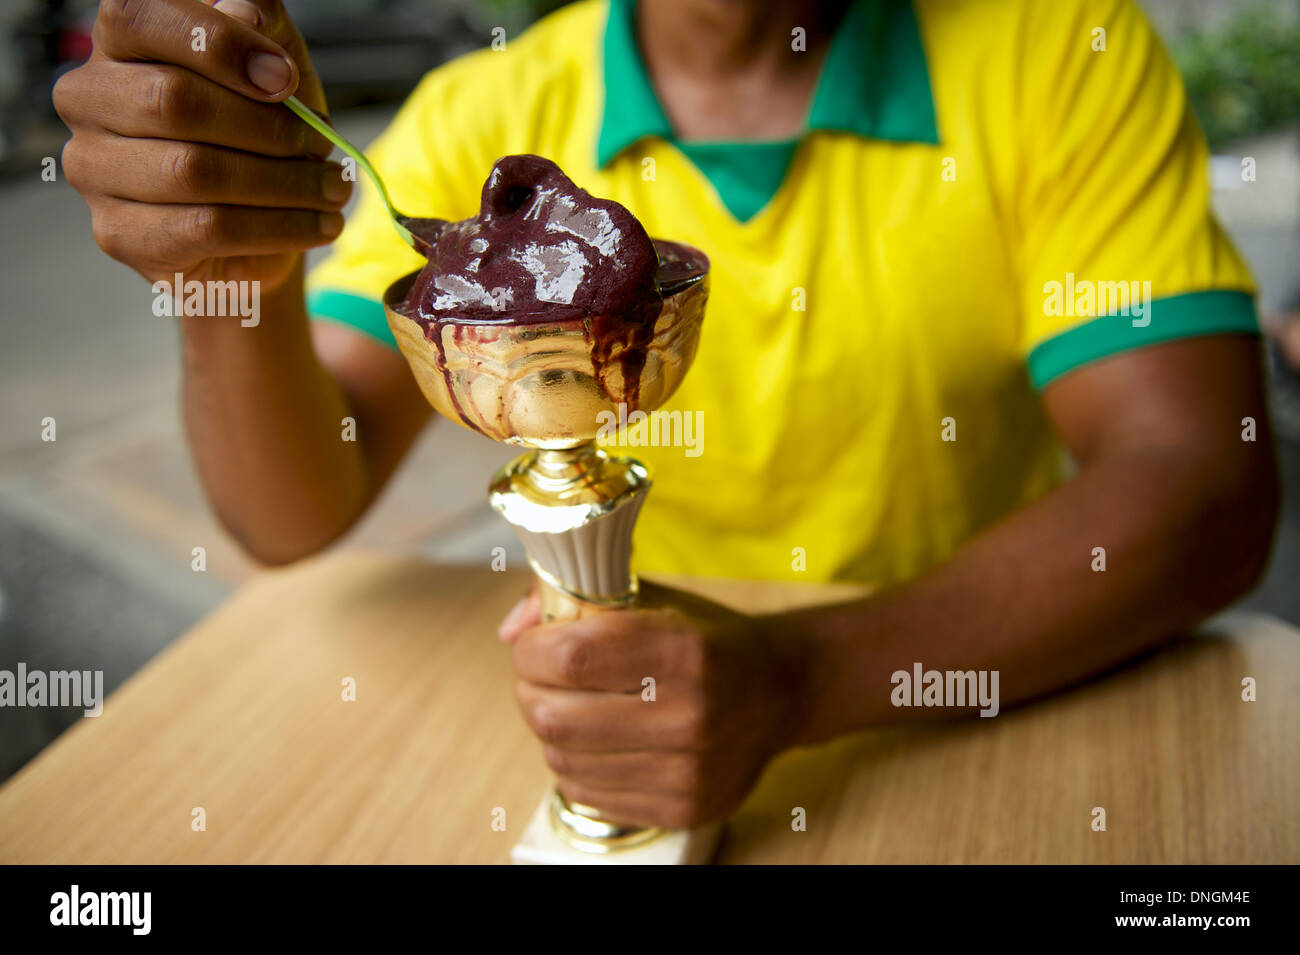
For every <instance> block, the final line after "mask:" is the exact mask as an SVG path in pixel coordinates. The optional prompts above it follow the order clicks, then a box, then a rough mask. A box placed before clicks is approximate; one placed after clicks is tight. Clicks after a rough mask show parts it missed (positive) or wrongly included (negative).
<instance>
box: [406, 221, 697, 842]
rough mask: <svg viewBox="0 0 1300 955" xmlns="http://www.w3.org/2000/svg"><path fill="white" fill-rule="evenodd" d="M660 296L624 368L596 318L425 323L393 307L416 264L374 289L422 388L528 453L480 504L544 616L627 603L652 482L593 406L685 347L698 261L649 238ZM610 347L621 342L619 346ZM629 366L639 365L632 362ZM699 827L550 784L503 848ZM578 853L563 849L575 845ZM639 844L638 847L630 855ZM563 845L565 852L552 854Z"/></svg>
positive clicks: (672, 838) (612, 408)
mask: <svg viewBox="0 0 1300 955" xmlns="http://www.w3.org/2000/svg"><path fill="white" fill-rule="evenodd" d="M654 245H655V251H656V252H657V254H658V257H659V269H658V282H657V284H658V290H659V293H660V296H661V297H662V305H661V307H660V310H659V315H658V318H657V320H656V321H655V325H654V334H653V338H652V339H650V341H649V343H648V345H645V346H644V364H641V363H640V358H641V352H642V349H641V348H638V349H637V354H636V358H635V360H634V361H633V363H632V366H631V367H629V364H628V363H627V358H628V357H629V356H628V355H627V354H626V353H625V352H626V351H627V347H628V346H627V343H626V342H623V343H619V342H613V343H602V342H596V341H593V336H594V335H595V334H596V332H594V331H593V328H594V327H595V326H596V325H598V324H599V322H598V321H597V322H593V321H592V319H591V318H587V319H581V318H579V319H568V320H562V321H553V322H552V321H545V322H534V323H520V324H511V323H509V322H501V321H493V322H482V323H474V322H470V321H465V322H462V321H449V322H445V323H442V324H440V325H437V326H434V327H433V328H431V330H430V334H429V337H427V338H426V336H425V333H424V329H423V328H422V327H421V326H420V325H419V324H417V323H416V322H415V321H413V320H412V319H411V318H409V317H408V316H407V315H406V314H404V313H403V312H402V311H401V310H399V306H401V305H402V303H403V301H404V300H405V299H406V296H407V293H408V291H409V289H410V288H411V285H412V284H413V282H414V281H415V278H416V276H417V275H418V272H412V273H411V274H409V275H407V276H405V277H403V278H401V279H399V280H398V281H397V282H394V283H393V284H392V285H391V286H390V287H389V288H388V290H387V291H386V292H385V294H384V309H385V312H386V313H387V316H388V325H389V327H390V328H391V329H392V332H393V335H394V336H395V337H396V339H397V344H398V346H399V347H400V349H401V351H402V354H403V355H404V356H405V357H406V360H407V362H408V363H409V364H410V366H411V371H412V372H413V373H414V375H415V378H416V381H417V382H419V385H420V389H421V391H423V393H424V396H425V398H427V399H428V401H429V403H430V404H431V405H433V407H434V409H435V410H437V411H438V412H439V413H440V414H442V415H444V416H445V417H447V418H450V419H451V420H453V421H456V422H458V423H459V424H461V425H463V426H464V427H467V428H470V429H471V430H474V431H477V432H478V433H480V434H482V435H485V436H487V437H489V438H492V439H493V440H495V441H502V442H505V443H506V444H512V445H518V446H521V447H524V448H527V449H529V450H527V451H526V452H525V453H524V454H522V455H520V456H519V457H518V458H516V459H514V460H513V461H511V462H510V463H509V464H507V465H506V466H505V467H504V468H502V469H501V470H500V471H499V472H497V474H496V475H495V477H493V479H492V482H491V485H490V488H489V500H490V503H491V505H492V507H493V508H495V509H496V510H497V511H498V512H499V513H500V514H501V515H502V516H503V517H504V518H505V519H506V520H507V521H508V522H509V523H510V524H511V526H512V527H513V528H514V529H515V532H516V534H518V536H519V539H520V541H521V542H522V543H523V545H524V549H525V551H526V552H527V554H528V561H529V564H531V566H532V568H533V571H534V573H535V574H536V575H537V581H538V587H539V591H540V596H541V605H542V614H543V619H545V620H547V621H551V620H570V619H575V618H578V617H583V616H587V615H589V614H594V613H604V612H607V611H617V610H618V609H619V608H625V607H628V606H631V605H632V604H633V603H634V602H635V600H636V593H637V582H636V578H635V576H634V575H633V574H632V571H631V553H632V528H633V525H634V523H635V522H636V517H637V514H638V512H639V511H640V509H641V505H642V503H643V502H644V500H645V495H646V493H647V492H648V491H649V489H650V483H651V482H650V478H649V476H648V474H647V472H646V469H645V467H644V466H643V465H642V464H640V463H639V462H637V461H635V460H633V459H631V458H626V457H612V456H610V455H609V454H607V453H606V452H605V451H604V450H602V449H601V448H599V447H597V445H596V440H595V439H596V436H597V434H598V432H600V430H601V422H602V420H610V419H609V418H608V417H607V416H605V415H603V414H602V413H604V412H610V413H612V414H614V415H615V420H625V416H619V415H618V411H619V406H620V404H622V405H624V406H625V407H624V409H623V410H624V411H625V412H627V413H630V412H632V411H636V410H641V411H644V412H646V413H649V412H651V411H653V410H655V409H656V408H658V407H660V406H661V405H663V403H664V402H666V401H667V400H668V399H669V398H670V397H671V396H672V394H673V392H674V391H676V390H677V387H678V385H679V384H680V383H681V381H682V377H683V376H684V375H685V374H686V371H687V369H688V368H689V367H690V365H691V362H692V360H693V359H694V357H695V351H696V347H697V345H698V342H699V336H700V325H701V323H702V321H703V319H704V306H705V302H706V300H707V298H708V286H709V283H708V259H707V258H706V257H705V256H704V255H703V254H702V253H700V252H699V251H697V250H695V249H692V248H689V247H687V246H683V245H679V244H677V243H673V242H665V241H660V240H655V243H654ZM620 346H621V347H620ZM637 366H639V367H637ZM710 828H711V831H709V832H707V833H705V832H703V831H700V832H685V831H671V830H661V829H654V828H639V827H631V826H625V825H621V824H619V823H618V822H616V821H614V820H611V819H608V818H605V817H604V816H602V814H601V813H600V811H599V810H597V809H595V808H593V807H590V806H584V805H580V804H576V803H570V802H569V801H567V800H566V799H565V798H564V797H563V796H562V795H561V794H560V793H559V791H558V790H553V791H552V792H551V793H550V794H549V796H548V797H547V799H546V800H545V801H544V802H543V805H542V806H541V807H539V810H538V813H537V815H536V816H535V817H534V819H533V821H532V823H531V824H530V826H529V829H528V831H527V832H526V833H525V835H524V837H523V839H522V840H521V842H520V845H519V846H517V847H516V850H515V852H514V857H515V860H516V861H521V862H563V861H603V862H623V861H638V862H639V861H667V862H689V861H700V860H699V858H698V857H699V856H700V855H701V854H702V853H703V852H705V851H708V852H711V850H712V843H713V840H714V838H715V837H716V827H710ZM575 850H576V852H577V853H579V854H580V855H581V856H585V857H586V858H585V859H584V858H579V857H573V856H574V852H575ZM636 850H648V852H647V851H640V852H638V851H636ZM566 852H567V853H568V855H570V856H571V857H572V858H569V859H564V858H557V856H563V855H564V854H565V853H566Z"/></svg>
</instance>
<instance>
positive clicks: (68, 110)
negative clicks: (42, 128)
mask: <svg viewBox="0 0 1300 955" xmlns="http://www.w3.org/2000/svg"><path fill="white" fill-rule="evenodd" d="M85 68H86V67H84V66H79V67H77V68H76V69H75V70H69V71H68V72H67V73H64V74H63V75H62V76H60V77H59V79H58V82H56V83H55V84H54V89H52V90H51V91H50V99H51V100H52V101H53V103H54V111H55V112H56V113H58V114H59V118H60V119H62V120H63V121H64V122H65V123H68V122H71V121H72V120H73V119H74V118H75V117H76V115H77V112H78V110H77V105H78V104H79V103H80V102H81V97H80V95H79V94H78V90H77V87H78V86H80V85H81V76H80V75H78V74H81V73H82V71H83V70H84V69H85Z"/></svg>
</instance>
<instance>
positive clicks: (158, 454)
mask: <svg viewBox="0 0 1300 955" xmlns="http://www.w3.org/2000/svg"><path fill="white" fill-rule="evenodd" d="M1139 2H1141V3H1142V6H1143V7H1144V8H1145V9H1146V10H1147V12H1148V14H1149V15H1150V16H1151V18H1152V20H1153V21H1154V22H1155V24H1156V26H1157V27H1158V28H1159V29H1160V31H1161V32H1162V34H1163V35H1164V37H1165V40H1166V42H1167V44H1168V45H1169V47H1170V49H1171V50H1172V51H1173V53H1174V56H1175V58H1176V59H1177V61H1178V63H1179V65H1180V67H1181V69H1182V70H1183V74H1184V77H1185V79H1186V82H1187V87H1188V91H1189V94H1190V96H1191V99H1192V102H1193V105H1194V108H1195V109H1196V112H1197V114H1198V116H1199V117H1200V120H1201V123H1202V125H1203V126H1204V128H1205V131H1206V134H1207V137H1208V138H1209V140H1210V145H1211V149H1212V152H1213V153H1214V159H1213V161H1212V163H1211V167H1210V172H1209V174H1210V176H1211V180H1212V183H1213V185H1214V197H1215V205H1216V207H1217V209H1218V212H1219V215H1220V217H1221V219H1222V221H1223V223H1224V225H1225V226H1226V228H1227V229H1228V231H1229V232H1230V233H1231V234H1232V236H1233V237H1234V239H1235V240H1236V241H1237V243H1238V246H1239V248H1240V249H1241V250H1242V252H1243V253H1244V254H1245V255H1246V257H1247V258H1248V259H1249V260H1250V262H1251V265H1252V266H1253V268H1254V271H1255V275H1256V278H1257V280H1258V282H1259V287H1260V299H1259V301H1260V306H1261V310H1262V314H1263V315H1264V316H1265V318H1266V321H1268V323H1269V326H1270V329H1271V331H1272V334H1271V338H1270V343H1269V361H1270V370H1271V380H1270V389H1271V394H1272V399H1273V406H1274V413H1275V419H1276V420H1275V426H1276V428H1277V431H1278V433H1279V441H1280V445H1281V448H1280V450H1281V454H1282V461H1283V468H1284V471H1285V480H1286V485H1287V488H1286V491H1287V499H1286V504H1285V512H1284V515H1283V519H1282V527H1281V529H1280V534H1279V538H1278V542H1277V545H1276V549H1275V555H1274V560H1273V564H1272V567H1271V570H1270V573H1269V576H1268V578H1267V580H1266V581H1265V582H1264V584H1263V585H1262V586H1261V587H1260V588H1259V589H1258V590H1257V592H1256V593H1255V594H1253V595H1252V596H1250V597H1249V598H1247V600H1246V601H1245V602H1244V606H1247V607H1250V608H1252V609H1262V610H1267V611H1268V612H1271V613H1274V614H1277V615H1279V616H1282V617H1285V618H1287V619H1289V620H1290V621H1291V622H1293V623H1300V307H1298V306H1300V268H1297V264H1298V263H1300V0H1139ZM286 3H287V5H288V6H289V8H290V10H291V11H292V13H293V15H294V18H295V20H296V22H297V23H298V24H299V27H300V29H301V30H302V32H303V34H304V35H305V36H306V38H307V42H308V44H309V46H310V48H311V50H312V54H313V57H314V60H315V63H316V66H317V69H318V70H319V71H320V74H321V76H322V78H323V80H324V82H325V86H326V92H327V94H328V97H329V101H330V105H331V112H332V116H333V120H334V122H335V124H336V125H337V126H338V127H339V129H340V130H341V131H342V132H343V133H344V134H345V135H346V136H348V137H350V138H351V139H352V140H353V141H354V142H357V143H359V144H362V145H364V144H365V143H368V142H369V141H370V140H371V139H372V138H373V137H374V136H375V135H376V134H377V133H378V132H379V131H380V130H382V129H383V128H384V126H385V125H386V123H387V121H388V119H389V118H390V117H391V116H392V114H393V112H394V110H395V109H396V107H397V105H398V103H399V102H400V101H401V99H402V97H403V96H404V95H405V94H406V93H407V92H408V91H409V90H410V89H411V88H412V87H413V86H414V85H415V83H416V81H417V80H418V79H419V78H420V76H421V75H422V74H423V73H424V72H425V71H427V70H428V69H430V68H432V67H434V66H437V65H438V64H439V63H441V62H443V61H445V60H447V59H449V58H451V57H454V56H457V55H459V54H461V53H463V52H465V51H468V50H470V49H474V48H476V47H479V46H483V45H485V44H486V43H487V42H489V40H490V39H491V36H492V29H493V28H494V27H497V26H503V27H505V28H506V31H507V36H508V37H509V36H514V35H516V34H517V33H518V31H519V30H520V29H522V28H523V27H524V26H526V25H527V23H528V22H530V21H531V20H532V19H533V18H535V17H536V16H538V15H540V14H541V13H544V12H547V11H549V10H550V9H553V8H555V7H557V6H560V5H561V3H560V2H557V0H495V2H477V3H475V2H473V0H286ZM95 7H96V4H95V3H94V2H90V0H0V204H2V206H3V210H4V221H5V223H6V225H7V228H5V229H4V230H0V276H2V277H3V289H4V295H3V298H2V299H0V341H2V342H3V345H2V347H0V669H9V670H13V669H15V668H16V666H17V663H18V661H24V662H25V663H26V664H27V665H28V667H29V668H31V669H100V670H103V671H104V681H105V690H106V691H107V692H111V690H112V689H113V688H115V687H116V686H118V685H119V684H120V683H121V682H122V681H123V680H125V679H126V678H127V677H129V676H130V674H132V673H133V672H135V671H136V670H137V669H139V667H140V666H142V665H143V664H144V663H145V662H146V661H147V660H148V659H149V658H151V657H152V656H153V655H154V654H156V653H157V652H158V651H159V650H161V649H162V648H163V647H165V646H166V645H167V643H168V642H170V641H171V640H173V639H174V638H175V637H177V636H178V635H179V634H181V633H183V632H184V631H185V630H186V629H187V628H188V627H189V626H190V625H191V624H192V623H193V622H194V621H196V620H197V619H198V618H199V617H201V616H202V615H203V614H205V613H206V612H207V611H209V610H210V609H212V608H213V607H215V606H216V605H217V604H218V603H220V602H221V601H222V600H223V599H224V598H225V597H226V596H227V595H228V594H229V593H230V592H231V591H232V590H233V589H234V588H236V587H237V586H238V585H239V584H240V583H241V582H242V581H244V580H246V579H247V578H249V577H250V576H251V575H253V574H255V573H256V572H257V569H256V567H255V566H254V565H252V564H251V563H250V562H249V561H248V560H247V559H245V558H244V557H243V556H242V554H241V553H240V552H239V551H238V549H237V548H236V547H235V546H234V545H233V544H232V543H231V542H230V540H229V539H228V538H226V537H225V535H224V534H223V533H222V531H221V530H220V529H219V528H218V527H217V526H216V524H215V522H214V521H213V519H212V517H211V516H210V514H209V512H208V510H207V507H206V505H205V503H204V501H203V498H202V495H201V493H200V491H199V488H198V485H197V483H196V480H195V478H194V474H193V471H192V469H191V466H190V462H189V458H188V453H187V450H186V445H185V441H184V437H183V434H182V431H181V425H180V420H179V413H178V408H177V401H176V395H177V390H178V384H179V382H178V378H179V375H178V372H179V363H178V354H177V336H176V331H175V328H174V327H173V325H172V323H171V322H169V321H167V320H160V319H158V318H156V317H154V316H153V315H152V314H151V312H150V307H149V305H150V301H151V296H150V294H149V290H148V286H147V285H146V284H145V283H144V282H143V281H142V280H141V279H140V278H139V277H138V276H136V275H135V274H134V273H133V272H131V271H129V270H128V269H127V268H125V267H124V266H121V265H118V264H117V263H115V262H113V261H112V260H110V259H109V258H107V257H106V256H105V255H103V254H102V253H101V252H100V251H99V249H98V248H97V247H96V245H95V243H94V240H93V238H92V237H91V231H90V215H89V213H88V211H87V209H86V206H85V204H84V203H83V202H82V201H81V199H80V197H79V196H78V195H77V194H76V193H75V192H74V191H73V190H72V189H71V188H70V187H69V186H68V185H67V184H66V183H65V182H63V180H62V175H61V174H60V175H59V177H58V180H57V181H55V182H46V181H43V180H42V177H41V170H42V160H43V159H45V158H46V157H51V156H52V157H57V156H58V155H59V152H60V150H61V148H62V145H63V143H64V141H65V140H66V138H67V131H66V129H64V127H63V125H62V124H61V123H60V122H59V120H58V117H57V116H56V115H55V113H54V110H53V107H52V106H51V103H50V88H51V86H52V84H53V83H54V81H55V80H56V79H57V78H58V77H59V76H60V75H61V74H62V73H63V72H65V71H67V70H69V69H72V68H73V67H75V66H76V65H77V64H78V63H79V62H80V61H81V60H82V59H84V58H85V57H86V56H88V55H89V53H90V47H91V39H90V37H91V25H92V23H93V20H94V15H95ZM1244 156H1251V157H1254V158H1255V160H1256V169H1257V177H1258V179H1257V181H1256V182H1255V183H1243V182H1242V180H1241V173H1240V170H1241V158H1242V157H1244ZM1292 313H1295V315H1296V318H1295V320H1294V321H1292V322H1290V323H1289V324H1288V323H1286V322H1285V317H1286V316H1287V315H1289V314H1292ZM1206 386H1207V387H1213V383H1212V382H1207V383H1206ZM47 417H51V418H54V419H55V421H56V427H57V432H56V434H57V440H55V441H53V442H47V441H43V440H42V436H41V431H42V425H41V422H42V419H44V418H47ZM430 430H431V431H432V430H433V429H430ZM436 433H437V438H436V441H437V444H438V452H437V453H436V454H434V453H432V451H431V444H430V441H431V439H432V438H431V434H430V433H428V432H426V435H425V437H424V439H422V440H421V442H420V443H419V444H418V445H417V447H416V448H415V449H414V451H413V453H412V456H411V459H410V460H409V461H408V462H407V464H406V465H405V466H404V467H403V468H402V470H401V471H400V472H399V474H398V475H397V477H396V478H395V479H394V482H393V484H392V486H391V487H390V488H389V489H388V490H387V491H386V492H385V494H384V497H383V498H382V500H381V501H380V502H379V504H378V505H377V506H376V507H375V508H374V510H373V511H372V513H371V514H370V515H369V516H368V517H367V518H366V520H365V521H364V522H363V524H362V526H360V527H359V528H357V529H356V530H355V531H354V532H353V533H352V534H351V535H349V537H348V538H347V540H346V541H345V542H344V544H343V545H342V546H366V547H379V548H402V549H415V550H419V551H421V552H423V553H427V554H429V555H430V556H431V557H433V558H435V559H438V560H443V561H451V562H472V563H475V564H479V565H481V564H482V563H483V562H484V561H485V560H486V559H487V558H486V555H488V554H490V552H491V548H492V547H494V546H498V545H499V546H503V547H506V548H508V549H509V551H510V553H512V554H516V555H517V554H519V551H518V549H517V545H516V543H515V540H514V536H513V535H512V534H511V533H510V532H509V529H508V528H506V527H505V525H504V524H503V523H501V522H499V521H498V520H497V519H496V517H495V515H493V514H492V512H491V511H490V510H489V509H488V508H487V505H486V502H485V500H484V489H485V485H486V477H487V475H489V474H490V473H491V471H492V469H493V468H494V467H496V466H497V465H498V464H500V463H502V462H503V461H504V460H505V459H506V458H508V457H509V456H510V455H509V453H508V452H506V451H505V450H504V449H502V448H500V447H498V446H497V445H495V444H493V443H492V442H489V441H487V440H486V439H482V438H478V437H476V436H474V435H472V434H470V433H469V432H466V431H464V430H462V429H458V428H452V427H442V428H438V429H436ZM196 547H203V548H204V550H205V553H206V562H207V567H206V571H204V572H202V573H196V572H195V571H194V570H192V569H191V563H192V560H193V556H192V554H193V549H194V548H196ZM78 713H79V711H76V710H62V709H55V708H40V709H26V708H24V709H9V708H7V709H5V710H3V711H0V779H4V778H5V777H7V776H8V775H10V774H11V773H12V772H13V771H14V770H16V769H17V768H18V767H20V766H21V765H22V764H23V763H24V762H26V761H27V760H28V759H30V758H31V757H32V756H33V755H35V754H36V753H37V752H38V751H39V750H40V749H41V748H42V747H43V746H45V745H46V744H47V743H48V742H49V741H50V740H51V739H53V738H54V736H56V735H57V734H58V733H59V732H61V731H62V730H63V729H64V728H65V727H66V726H67V725H68V724H69V723H71V722H72V721H73V720H74V719H76V718H78V717H77V715H76V714H78Z"/></svg>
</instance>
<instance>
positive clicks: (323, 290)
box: [306, 51, 501, 349]
mask: <svg viewBox="0 0 1300 955" xmlns="http://www.w3.org/2000/svg"><path fill="white" fill-rule="evenodd" d="M492 55H493V54H492V53H491V51H481V52H479V53H471V54H469V55H468V56H465V57H462V58H460V59H459V60H455V61H453V62H451V63H448V64H446V65H445V66H442V67H439V68H438V69H436V70H433V71H432V72H431V73H429V74H428V75H427V76H425V78H424V79H423V80H421V82H420V84H419V85H418V86H417V87H416V89H415V91H414V92H412V93H411V95H410V97H408V99H407V100H406V102H405V103H404V104H403V105H402V107H401V109H400V110H399V111H398V112H397V114H396V116H395V117H394V118H393V121H392V123H391V124H390V125H389V126H388V128H387V129H386V130H385V131H384V132H383V133H382V134H381V135H380V136H379V138H378V139H376V140H375V142H374V143H373V144H372V145H371V147H370V148H369V149H367V150H366V158H368V159H369V160H370V162H371V164H372V165H373V166H374V167H375V169H376V171H378V173H379V175H380V176H381V177H382V178H383V180H384V184H385V186H387V188H388V193H389V196H390V197H391V198H392V201H393V205H394V206H395V207H396V208H397V209H399V210H401V211H402V212H403V213H405V214H406V215H410V216H421V217H436V218H443V219H450V220H457V219H464V218H468V217H469V216H472V215H474V214H475V213H476V212H477V211H478V200H479V194H480V191H481V189H482V184H483V180H484V179H485V178H486V177H487V174H488V171H489V170H490V169H491V167H492V163H493V162H495V161H496V159H497V158H498V157H499V156H500V155H501V152H500V149H501V143H500V142H499V137H498V136H497V135H496V134H497V130H496V128H495V125H496V124H495V123H494V120H493V117H494V116H497V115H499V110H498V109H496V108H495V107H496V105H497V104H495V103H492V104H485V103H484V102H482V99H483V97H484V95H485V93H484V92H483V88H482V85H481V84H475V83H473V82H471V81H470V80H471V79H472V77H473V75H474V72H475V71H476V70H479V69H481V68H482V67H483V66H484V63H483V62H482V61H483V59H484V58H485V57H487V56H492ZM489 106H490V107H492V108H485V107H489ZM357 179H358V188H359V189H360V190H361V195H360V198H359V200H358V202H357V205H356V208H355V210H354V211H353V212H352V214H351V215H349V217H348V221H347V224H346V226H345V228H344V230H343V233H342V235H340V236H339V238H338V239H337V240H336V241H335V242H334V244H333V246H332V247H331V248H330V252H329V254H328V255H327V257H326V258H325V259H324V260H323V261H322V262H321V263H320V264H319V265H317V266H316V267H315V268H313V269H312V270H311V272H310V273H309V274H308V276H307V282H306V291H307V311H308V314H309V315H310V316H311V317H312V318H313V319H314V320H318V321H320V320H323V321H332V322H338V323H341V324H344V325H348V326H351V327H352V328H355V329H357V330H358V331H361V332H363V333H364V334H366V335H369V336H371V337H372V338H375V339H376V340H378V341H380V342H383V343H385V344H387V345H388V346H389V347H392V348H394V349H395V348H396V347H397V344H396V342H395V341H394V339H393V335H392V332H391V331H390V330H389V328H388V321H387V319H386V318H385V316H384V307H383V304H382V298H383V294H384V290H385V289H386V288H387V287H388V286H389V285H390V284H391V283H392V282H394V281H395V280H397V279H399V278H401V277H402V276H403V275H405V274H407V273H408V272H411V271H413V270H416V269H419V268H421V267H422V266H423V265H424V262H425V259H424V257H423V256H421V255H419V254H418V253H416V252H415V251H414V250H412V249H411V248H409V247H408V246H407V245H406V244H405V243H404V242H403V241H402V239H401V238H400V237H399V236H398V234H397V232H396V230H394V228H393V225H392V222H391V221H390V220H389V218H388V213H387V210H386V209H385V208H384V204H383V201H382V200H381V199H380V197H379V193H378V190H376V189H375V187H374V185H373V184H372V183H371V182H370V179H369V177H368V176H366V174H365V173H364V172H363V171H362V170H360V169H358V170H357Z"/></svg>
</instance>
